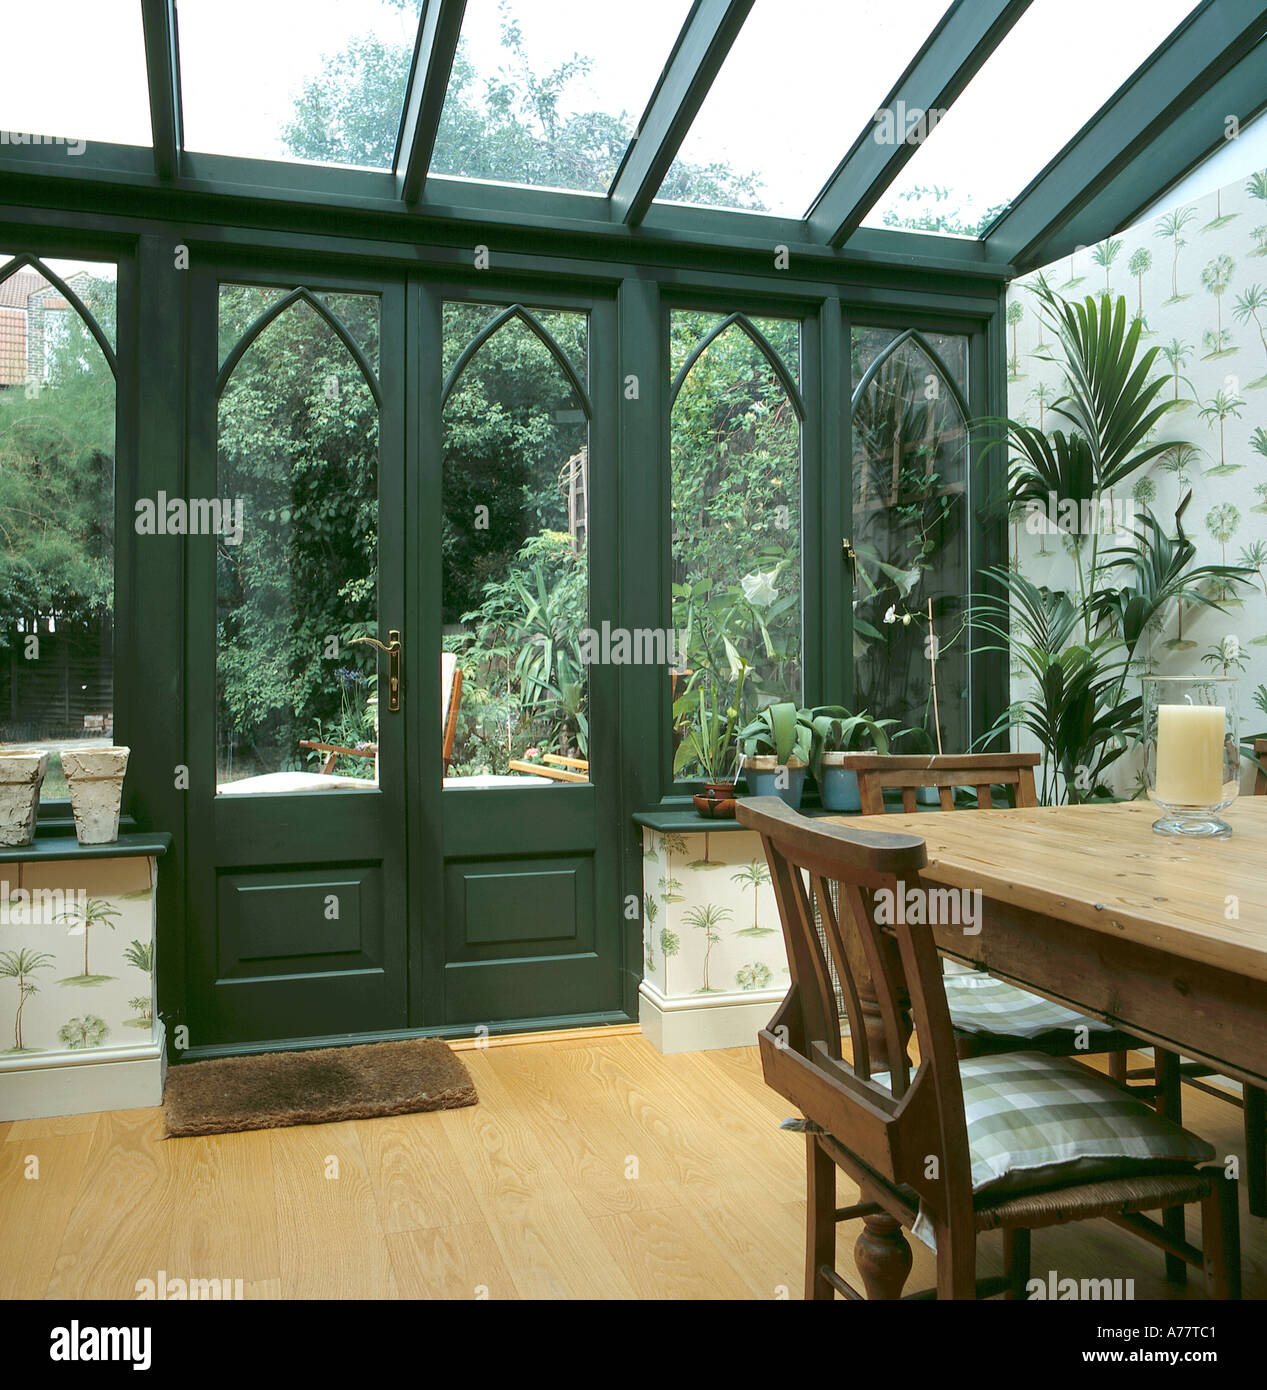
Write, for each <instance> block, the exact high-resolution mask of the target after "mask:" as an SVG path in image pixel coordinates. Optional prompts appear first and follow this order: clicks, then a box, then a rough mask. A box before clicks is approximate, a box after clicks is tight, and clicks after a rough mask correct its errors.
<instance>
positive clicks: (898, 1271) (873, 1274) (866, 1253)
mask: <svg viewBox="0 0 1267 1390" xmlns="http://www.w3.org/2000/svg"><path fill="white" fill-rule="evenodd" d="M853 1257H854V1261H855V1263H856V1264H857V1266H858V1273H859V1274H861V1275H862V1282H863V1284H864V1286H865V1287H866V1290H867V1297H868V1298H876V1299H898V1298H901V1297H902V1285H903V1284H905V1283H906V1276H907V1275H908V1274H910V1272H911V1247H910V1245H909V1243H908V1242H907V1239H906V1237H905V1236H904V1235H903V1234H902V1226H901V1223H900V1222H899V1221H897V1220H896V1219H895V1218H894V1217H892V1216H890V1215H889V1214H888V1213H887V1212H876V1213H875V1214H874V1215H872V1216H864V1217H863V1218H862V1232H861V1234H860V1235H859V1236H858V1239H857V1242H856V1243H855V1245H854V1247H853Z"/></svg>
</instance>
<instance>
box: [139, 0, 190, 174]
mask: <svg viewBox="0 0 1267 1390" xmlns="http://www.w3.org/2000/svg"><path fill="white" fill-rule="evenodd" d="M141 23H142V27H143V28H144V31H145V70H146V74H147V78H148V82H149V89H150V128H151V130H152V132H153V137H154V172H155V173H156V174H157V175H158V177H159V178H160V179H163V180H164V181H165V182H170V181H171V180H173V179H175V178H176V177H177V175H178V174H179V173H180V157H181V147H182V145H183V144H184V132H183V130H182V124H181V114H180V55H179V53H178V51H177V45H176V4H175V0H141Z"/></svg>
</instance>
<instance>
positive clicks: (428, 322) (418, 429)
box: [404, 279, 463, 1027]
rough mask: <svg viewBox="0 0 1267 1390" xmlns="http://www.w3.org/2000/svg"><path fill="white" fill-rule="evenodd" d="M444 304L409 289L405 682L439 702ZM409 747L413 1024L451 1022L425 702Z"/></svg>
mask: <svg viewBox="0 0 1267 1390" xmlns="http://www.w3.org/2000/svg"><path fill="white" fill-rule="evenodd" d="M443 326H444V297H443V295H442V294H441V293H440V292H439V291H438V290H436V289H435V288H433V287H432V286H430V285H427V284H425V283H424V282H423V281H421V280H420V279H413V280H411V281H410V284H409V296H408V318H407V326H406V372H407V376H406V383H407V384H406V391H405V411H406V441H407V443H406V465H405V469H406V493H405V515H406V517H408V518H410V519H411V524H410V526H409V527H408V533H407V537H406V551H405V576H406V593H407V603H408V607H409V610H410V611H409V612H408V613H407V615H406V625H405V629H404V630H405V632H406V633H408V634H410V635H411V636H412V638H413V640H412V642H411V644H410V647H409V648H408V649H406V652H405V675H406V679H407V680H408V681H409V682H410V683H411V685H412V688H413V689H414V690H418V691H424V690H428V689H430V690H432V691H435V692H436V694H435V695H434V696H433V697H431V698H432V699H434V700H435V701H436V702H437V703H438V700H439V693H438V691H439V681H438V674H439V673H438V666H439V659H440V652H441V648H442V643H441V625H440V594H441V591H442V587H443V578H444V575H443V562H442V547H441V540H442V536H443V529H444V527H443V519H444V413H443V409H442V407H441V391H442V389H443V385H444V348H443V341H444V337H443ZM412 708H413V709H414V714H413V728H414V729H415V730H416V731H417V732H416V736H415V737H414V738H412V739H411V741H410V748H409V769H410V779H409V780H410V784H411V796H410V808H411V816H410V825H411V838H410V841H409V852H408V856H407V857H408V860H409V865H410V868H409V880H410V898H411V901H413V902H415V903H416V911H417V914H418V916H417V930H418V935H417V936H416V937H415V938H414V939H412V940H411V941H410V952H409V984H410V989H409V1000H410V1005H409V1009H410V1012H409V1018H410V1023H411V1024H412V1025H414V1026H415V1027H418V1026H421V1025H422V1023H423V1021H424V1020H426V1021H427V1022H428V1023H435V1022H436V1021H437V1020H439V1019H443V1018H444V962H445V937H444V933H445V890H444V877H445V876H444V784H443V775H444V774H443V767H442V764H441V747H440V740H439V739H438V738H436V737H435V736H434V734H435V730H436V725H437V723H438V721H437V720H434V719H431V718H430V715H431V713H432V712H433V705H432V704H431V703H430V701H428V700H427V699H426V698H425V697H421V696H420V697H419V698H418V699H416V700H415V701H414V702H413V706H412ZM462 794H463V793H461V792H459V793H456V795H459V796H460V795H462Z"/></svg>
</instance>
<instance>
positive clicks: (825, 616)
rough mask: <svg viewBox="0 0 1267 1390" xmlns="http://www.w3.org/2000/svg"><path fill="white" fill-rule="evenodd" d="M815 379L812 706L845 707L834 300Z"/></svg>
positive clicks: (842, 427)
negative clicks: (817, 663) (817, 650)
mask: <svg viewBox="0 0 1267 1390" xmlns="http://www.w3.org/2000/svg"><path fill="white" fill-rule="evenodd" d="M819 335H820V340H821V351H820V354H819V371H818V376H819V380H820V382H821V385H820V387H819V392H820V406H819V411H818V419H817V422H816V424H817V429H816V433H817V436H818V440H819V446H818V447H819V459H820V462H819V484H818V491H817V497H818V509H819V512H820V515H821V517H822V525H821V532H820V538H819V546H818V565H819V576H820V577H819V593H820V603H821V609H822V613H821V620H820V622H819V626H818V634H819V639H818V640H819V642H820V644H821V647H822V661H821V684H820V689H819V691H818V695H819V698H818V699H816V700H815V701H814V703H816V704H837V703H844V704H847V703H848V701H849V699H851V698H852V694H851V687H852V684H853V660H852V656H851V653H852V651H853V612H852V608H851V603H850V600H851V597H852V594H851V586H850V580H849V568H848V566H847V565H845V564H844V563H843V562H842V560H841V548H840V542H841V539H842V538H843V537H845V536H850V535H852V534H853V518H852V515H851V514H850V506H849V502H850V498H851V496H852V491H851V488H850V485H849V475H850V457H849V439H850V435H849V409H848V402H849V392H848V386H849V382H848V371H849V353H848V342H849V333H848V328H847V326H846V325H845V324H844V319H843V312H842V309H841V304H840V300H839V299H837V298H835V297H832V298H830V299H827V300H825V301H824V302H823V309H822V313H821V314H820V315H819Z"/></svg>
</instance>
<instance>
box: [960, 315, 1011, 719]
mask: <svg viewBox="0 0 1267 1390" xmlns="http://www.w3.org/2000/svg"><path fill="white" fill-rule="evenodd" d="M1006 312H1007V292H1006V290H1000V291H999V299H998V304H997V305H996V308H995V312H994V313H993V314H992V315H991V316H990V319H989V322H988V323H987V324H986V325H985V330H984V332H981V333H978V334H977V335H976V336H975V337H974V338H973V340H972V343H971V344H970V347H969V359H968V361H969V366H968V371H969V381H968V400H969V403H970V405H971V406H972V410H973V416H974V417H975V418H977V419H981V418H990V419H994V418H998V417H1001V416H1005V415H1006V414H1007V325H1006V317H1005V315H1006ZM989 439H990V435H989V434H988V433H986V431H985V430H984V429H977V430H974V431H973V438H972V449H971V468H972V471H971V473H970V475H969V476H970V479H971V484H970V486H971V488H972V494H973V495H972V496H971V497H970V502H971V505H970V507H969V508H968V516H969V517H970V518H971V527H970V531H969V551H968V573H969V576H970V578H971V580H972V584H973V589H974V592H977V593H979V592H981V591H982V590H984V589H985V588H986V587H987V586H986V584H985V583H984V582H983V580H982V577H981V576H982V573H983V571H984V570H986V569H988V568H992V567H997V566H1000V565H1006V564H1007V558H1008V557H1007V545H1008V540H1007V517H1006V515H995V516H991V515H987V514H986V512H985V508H984V505H983V504H984V503H985V502H986V500H987V499H988V498H990V497H992V496H995V495H997V491H998V489H999V488H1000V487H1001V485H1002V482H1003V477H1004V474H1005V472H1006V468H1007V463H1006V452H1005V451H1004V450H1002V449H991V450H990V451H989V453H988V454H987V453H986V452H985V449H986V446H987V444H988V443H989ZM989 587H990V588H992V589H996V588H997V586H994V585H991V586H989ZM983 637H984V634H982V635H981V636H978V635H977V634H975V633H973V632H972V631H971V630H969V632H968V634H967V640H968V641H969V642H970V643H972V646H973V649H974V650H975V651H976V655H974V656H973V657H972V659H971V665H970V668H969V669H970V676H969V679H970V680H971V682H972V698H971V701H970V706H969V711H970V712H969V718H970V721H971V722H970V726H969V738H970V740H972V741H973V743H974V745H975V741H976V740H977V739H978V738H980V737H981V735H982V734H984V733H985V732H986V730H987V729H989V728H990V727H991V726H992V725H993V724H994V721H995V720H996V719H997V718H998V717H999V716H1000V715H1001V714H1002V713H1003V711H1004V709H1005V708H1006V707H1007V705H1008V704H1009V702H1010V693H1009V692H1010V681H1011V677H1010V675H1009V667H1010V665H1011V662H1010V658H1009V656H1008V653H1007V652H997V651H982V650H980V647H981V646H982V645H983ZM992 644H993V642H992V640H991V645H992Z"/></svg>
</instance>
